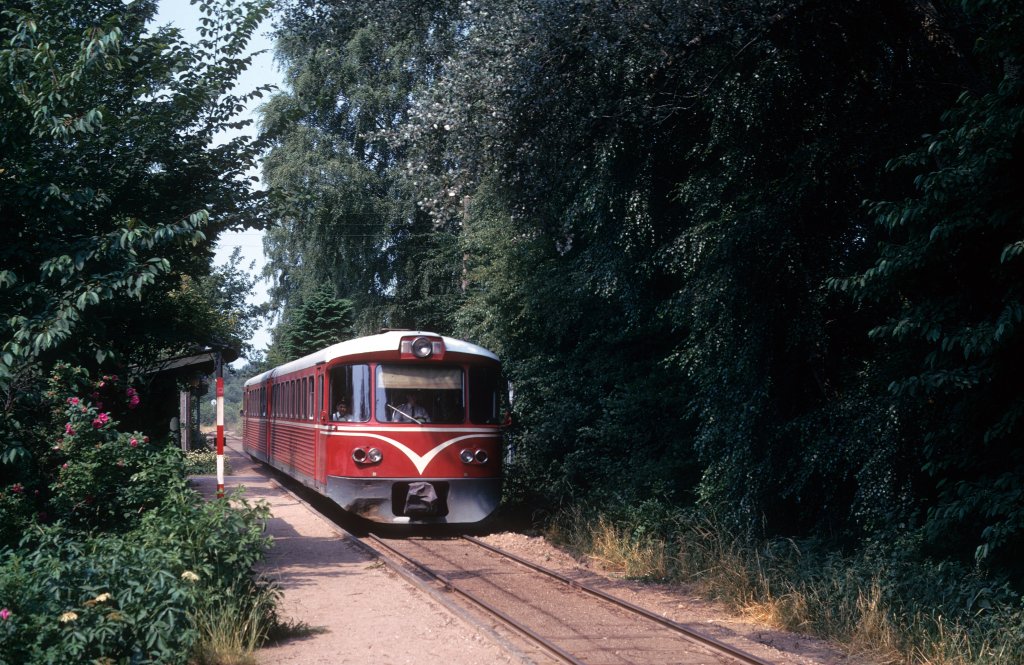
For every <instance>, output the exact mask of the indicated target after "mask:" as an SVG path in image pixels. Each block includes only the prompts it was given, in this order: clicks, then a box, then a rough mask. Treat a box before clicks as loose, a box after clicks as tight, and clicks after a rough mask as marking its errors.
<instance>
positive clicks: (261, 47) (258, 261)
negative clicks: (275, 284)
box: [156, 0, 284, 366]
mask: <svg viewBox="0 0 1024 665" xmlns="http://www.w3.org/2000/svg"><path fill="white" fill-rule="evenodd" d="M200 16H201V13H200V12H199V10H198V8H197V7H195V6H193V5H192V4H191V3H190V2H189V0H160V3H159V11H158V12H157V17H156V25H166V24H171V25H174V26H177V27H179V28H181V29H182V31H183V33H184V35H185V38H186V39H188V40H190V41H192V40H198V39H199V34H198V32H197V28H198V26H199V17H200ZM270 29H271V19H269V18H268V19H267V20H265V21H264V23H263V25H261V26H260V27H259V28H258V29H257V30H256V34H255V35H254V38H253V39H252V41H251V42H250V51H251V52H255V51H266V52H265V53H262V54H260V55H257V56H255V57H254V58H253V61H252V65H251V66H250V67H249V69H248V70H247V71H246V72H245V73H244V74H243V75H242V76H240V77H239V79H238V85H237V87H236V90H237V91H239V92H246V91H249V90H252V89H254V88H256V87H258V86H260V85H264V84H267V83H269V84H272V85H276V86H277V87H278V88H283V87H284V85H283V83H282V76H281V72H280V71H279V70H278V68H277V66H276V65H275V64H274V60H273V52H272V47H273V42H272V41H271V39H270V38H269V36H268V33H269V32H270ZM265 100H266V97H264V98H263V99H262V100H255V101H254V102H253V103H251V104H250V107H249V108H248V109H246V111H245V112H244V114H243V115H244V116H245V117H250V118H252V119H253V120H254V121H255V120H257V117H258V116H257V114H256V112H255V109H256V107H257V106H259V105H260V104H261V103H263V102H264V101H265ZM245 131H248V132H250V133H254V132H255V131H256V124H255V123H253V124H252V125H250V126H249V127H248V128H246V130H245ZM227 138H229V137H228V136H225V140H227ZM251 175H255V176H259V175H260V174H259V173H253V174H251ZM257 186H259V185H257ZM235 247H240V248H241V250H242V264H241V265H242V267H244V268H248V267H249V264H250V263H251V262H255V265H254V266H253V268H252V270H253V272H254V273H255V274H256V275H257V276H259V275H260V273H261V271H262V270H263V265H264V263H265V262H266V261H265V260H264V257H263V233H262V232H260V231H253V230H247V231H242V232H226V233H223V234H221V236H220V238H219V239H218V242H217V247H216V255H215V258H214V262H215V264H217V265H223V264H225V263H226V262H227V259H228V257H230V256H231V252H232V251H233V250H234V249H235ZM266 300H267V282H265V281H263V280H262V279H260V281H259V282H258V283H257V284H256V286H255V288H254V293H253V294H252V296H250V302H252V303H254V304H256V303H262V302H265V301H266ZM250 341H251V343H252V345H253V348H255V349H256V350H265V349H266V347H267V345H268V344H269V343H270V332H269V330H268V329H267V328H266V326H265V325H264V326H263V327H261V328H260V329H259V330H258V331H257V332H256V334H255V335H254V336H253V338H252V339H251V340H250ZM234 364H235V365H236V366H237V365H241V364H244V360H241V359H240V360H238V361H236V362H235V363H234Z"/></svg>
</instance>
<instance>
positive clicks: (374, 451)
mask: <svg viewBox="0 0 1024 665" xmlns="http://www.w3.org/2000/svg"><path fill="white" fill-rule="evenodd" d="M366 459H367V460H369V462H370V464H376V463H377V462H379V461H381V460H382V459H384V453H382V452H381V451H380V448H370V450H369V451H367V453H366Z"/></svg>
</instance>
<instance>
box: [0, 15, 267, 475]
mask: <svg viewBox="0 0 1024 665" xmlns="http://www.w3.org/2000/svg"><path fill="white" fill-rule="evenodd" d="M267 11H268V3H266V2H262V1H260V2H239V3H236V2H233V1H232V2H226V3H223V4H218V5H204V12H205V18H204V21H205V22H204V27H203V28H202V29H201V31H200V34H201V39H200V41H199V42H198V43H196V44H190V43H187V42H186V41H185V40H184V39H183V38H182V36H181V34H180V33H179V32H178V31H177V30H174V29H170V28H166V27H165V28H157V29H155V30H152V31H149V29H148V27H147V24H148V23H149V22H150V21H151V20H152V19H153V17H154V15H155V13H156V3H155V2H151V1H143V2H133V3H128V4H126V3H123V2H120V1H118V0H86V1H85V2H62V1H51V2H27V1H20V0H16V1H15V2H9V3H6V4H5V5H4V9H3V10H2V12H0V71H2V73H3V78H2V80H0V224H2V228H3V229H4V232H5V238H4V242H3V243H2V245H0V351H2V355H0V395H2V397H3V399H2V413H0V416H2V417H0V462H2V463H3V465H2V466H0V474H2V476H0V485H4V484H6V482H7V481H8V480H10V479H11V478H14V479H19V480H21V481H23V482H27V481H28V480H29V478H30V477H33V474H35V473H36V472H37V471H38V472H40V473H41V471H39V469H38V468H36V467H35V466H34V465H36V464H41V460H43V458H44V457H45V456H46V455H48V454H49V453H48V451H49V450H50V448H51V445H52V443H51V441H50V439H49V438H48V437H49V436H51V435H52V432H49V433H48V432H47V431H46V430H45V427H46V426H47V425H48V424H49V423H50V418H49V414H47V413H41V412H40V404H41V403H42V402H43V401H44V400H43V397H44V395H43V392H44V386H45V381H46V380H47V379H48V378H49V375H50V374H51V370H52V368H53V367H54V366H55V364H56V363H57V361H58V360H60V361H61V362H67V363H71V364H74V365H82V366H84V367H88V368H89V369H90V370H91V371H93V372H94V373H96V374H99V373H100V371H99V370H100V369H101V368H103V369H107V370H108V371H111V370H112V369H113V368H116V370H115V371H116V372H117V373H118V374H121V375H122V378H123V376H124V374H125V373H126V372H127V371H129V369H130V368H131V367H132V366H138V365H145V364H147V363H148V362H149V361H152V360H154V359H155V357H156V356H158V355H161V354H165V353H168V352H180V351H181V350H184V349H189V348H191V347H193V346H194V345H195V344H196V343H209V342H211V341H214V340H212V339H200V338H197V337H198V336H205V335H207V334H209V335H212V336H218V337H220V338H221V339H224V338H230V337H231V336H232V335H237V334H239V333H242V332H244V326H245V325H246V324H245V323H244V321H243V319H245V318H246V316H247V314H245V313H242V315H241V317H240V318H238V319H236V320H235V321H232V320H230V316H231V315H228V318H224V315H223V314H221V313H220V312H215V311H214V308H218V307H220V306H221V305H223V304H228V303H226V302H225V300H222V298H223V299H226V300H227V301H229V303H230V305H231V306H232V307H234V306H235V305H236V304H237V298H238V291H237V290H238V289H240V288H247V287H246V286H245V284H244V283H242V282H240V281H239V275H238V273H237V269H236V267H235V266H232V267H230V268H228V269H227V271H226V272H225V273H223V277H224V279H223V280H222V281H220V282H217V277H216V276H215V277H213V278H211V277H210V274H211V266H210V264H211V259H212V250H211V247H212V245H211V243H212V241H213V240H214V239H216V237H217V235H218V234H219V233H221V231H223V230H224V229H228V228H240V227H243V226H258V225H260V223H261V222H260V216H259V209H260V208H259V206H257V201H258V199H259V197H258V196H255V195H254V194H253V193H252V191H251V190H250V188H249V181H248V180H247V179H246V177H245V175H244V174H245V172H246V171H247V170H248V169H249V168H250V167H251V166H252V164H253V162H254V159H255V157H256V156H257V155H258V153H259V150H260V147H259V145H258V144H256V143H254V142H252V141H250V140H249V139H246V138H236V139H232V140H229V141H227V142H226V143H223V144H221V145H217V146H215V145H213V138H214V136H215V135H216V134H217V133H218V132H220V131H221V130H223V129H228V128H232V127H238V126H239V125H240V124H242V123H240V122H239V121H238V120H237V119H236V114H237V113H238V111H239V110H240V107H241V105H242V104H244V103H245V102H246V101H248V100H249V99H251V98H252V97H254V96H259V95H261V94H262V92H264V90H256V91H253V92H251V93H246V94H241V95H240V94H235V93H233V92H231V89H232V86H233V85H234V84H235V81H236V78H237V76H238V74H239V73H240V72H241V71H242V70H243V69H244V68H245V67H246V66H247V65H248V64H249V57H245V56H243V53H244V48H245V46H246V44H247V42H248V40H249V37H250V36H251V35H252V32H253V30H255V29H256V27H257V26H258V24H259V23H260V21H261V20H262V19H263V18H264V17H265V16H266V14H267ZM211 280H212V282H211ZM222 287H223V288H222ZM200 292H201V293H200ZM200 304H201V305H200ZM197 305H200V306H199V307H197ZM227 341H229V342H231V341H232V340H230V339H227ZM234 341H237V338H236V339H235V340H234ZM111 373H113V371H111ZM59 397H60V396H57V398H59ZM51 398H53V396H51Z"/></svg>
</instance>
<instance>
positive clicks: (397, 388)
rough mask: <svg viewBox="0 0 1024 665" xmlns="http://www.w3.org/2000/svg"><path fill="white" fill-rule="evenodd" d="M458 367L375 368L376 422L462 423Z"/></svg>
mask: <svg viewBox="0 0 1024 665" xmlns="http://www.w3.org/2000/svg"><path fill="white" fill-rule="evenodd" d="M464 383H465V382H464V381H463V375H462V368H461V367H446V366H440V367H439V366H430V367H425V366H422V365H378V366H377V399H376V403H377V404H376V406H377V420H378V421H380V422H393V423H419V424H421V425H422V424H424V423H461V422H464V421H465V420H466V407H465V404H466V400H465V398H464V393H463V386H464Z"/></svg>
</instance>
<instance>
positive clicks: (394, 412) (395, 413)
mask: <svg viewBox="0 0 1024 665" xmlns="http://www.w3.org/2000/svg"><path fill="white" fill-rule="evenodd" d="M388 410H390V411H391V422H394V423H429V422H430V414H429V413H427V410H426V409H424V408H423V407H422V406H420V405H419V403H418V402H417V400H416V394H415V393H408V394H407V395H406V396H405V402H404V403H402V404H400V405H398V406H391V405H390V404H388Z"/></svg>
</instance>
